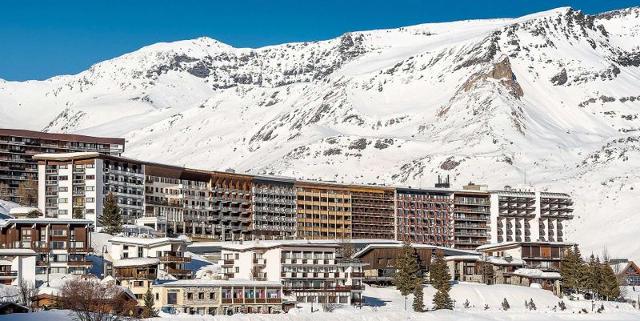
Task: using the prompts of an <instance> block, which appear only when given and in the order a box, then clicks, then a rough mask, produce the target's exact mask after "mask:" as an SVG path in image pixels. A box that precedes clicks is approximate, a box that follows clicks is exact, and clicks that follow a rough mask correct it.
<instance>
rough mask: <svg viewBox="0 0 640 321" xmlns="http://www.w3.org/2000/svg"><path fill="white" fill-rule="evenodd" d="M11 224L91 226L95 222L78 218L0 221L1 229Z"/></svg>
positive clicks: (10, 219) (11, 219)
mask: <svg viewBox="0 0 640 321" xmlns="http://www.w3.org/2000/svg"><path fill="white" fill-rule="evenodd" d="M10 224H83V225H90V224H93V221H90V220H84V219H77V218H68V219H63V218H52V217H37V218H9V219H0V227H5V226H7V225H10Z"/></svg>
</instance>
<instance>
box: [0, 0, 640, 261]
mask: <svg viewBox="0 0 640 321" xmlns="http://www.w3.org/2000/svg"><path fill="white" fill-rule="evenodd" d="M639 36H640V9H639V8H629V9H622V10H617V11H611V12H607V13H602V14H599V15H585V14H583V13H582V12H580V11H576V10H574V9H571V8H568V7H567V8H559V9H553V10H550V11H546V12H542V13H537V14H532V15H528V16H524V17H520V18H511V19H490V20H467V21H461V22H446V23H435V24H420V25H416V26H409V27H402V28H395V29H381V30H374V31H357V32H350V33H346V34H343V35H341V36H340V37H337V38H334V39H328V40H323V41H318V42H299V43H292V44H281V45H273V46H266V47H261V48H256V49H251V48H234V47H231V46H229V45H226V44H223V43H220V42H218V41H216V40H213V39H210V38H197V39H193V40H184V41H180V42H174V43H169V44H167V43H160V44H155V45H151V46H147V47H143V48H141V49H140V50H137V51H134V52H132V53H128V54H125V55H122V56H119V57H116V58H114V59H111V60H107V61H104V62H101V63H98V64H95V65H93V66H92V67H91V68H89V69H88V70H86V71H84V72H81V73H79V74H76V75H69V76H60V77H59V78H57V77H54V78H51V79H48V80H45V81H35V82H34V81H28V82H7V81H4V82H0V114H1V115H3V116H5V117H2V119H0V126H4V127H16V126H23V127H27V128H29V129H36V130H48V131H62V132H75V133H83V134H90V135H105V136H124V137H125V138H126V139H127V152H126V153H125V155H126V156H129V157H135V158H141V159H146V160H150V161H158V162H164V163H170V164H174V165H179V166H191V167H196V168H209V169H218V170H224V169H227V168H234V169H236V170H237V171H239V172H250V173H254V174H273V175H288V176H295V177H298V178H306V179H326V180H335V181H342V182H347V183H351V182H354V183H373V182H376V183H386V184H396V185H412V186H421V187H427V186H432V184H433V183H434V180H435V177H436V175H437V174H449V175H451V177H452V179H453V181H454V184H455V185H463V184H466V183H467V182H469V181H474V182H477V183H482V182H486V183H488V184H489V185H490V186H491V187H492V189H497V188H500V187H501V186H503V185H512V186H519V187H522V188H533V187H535V188H538V189H550V190H554V191H563V192H569V193H571V194H572V196H573V197H574V199H575V201H576V218H575V219H574V223H573V224H572V225H571V226H570V228H569V229H568V231H567V232H568V233H569V234H570V238H571V239H575V240H576V241H579V242H580V243H582V244H584V246H585V250H587V251H589V250H591V251H599V250H600V249H599V247H600V244H599V242H598V241H599V240H601V239H611V242H610V243H611V245H610V246H609V251H610V252H611V253H612V254H614V255H617V254H618V253H619V255H627V256H633V255H635V256H636V257H638V256H640V245H635V246H628V245H623V244H624V243H625V242H627V241H628V240H630V239H632V238H633V235H634V234H635V233H637V232H640V228H637V227H634V226H637V225H638V224H637V223H640V219H638V218H635V217H633V216H632V215H628V214H627V213H630V211H632V210H633V209H634V205H635V204H634V198H636V197H637V196H638V194H637V191H638V189H639V188H640V186H639V185H640V177H639V176H638V174H636V173H635V170H634V168H635V166H634V165H633V164H637V162H638V161H639V159H640V158H639V157H640V152H639V151H640V146H638V143H637V134H636V133H635V132H636V131H638V130H640V120H638V119H637V114H638V108H640V85H638V83H639V82H638V80H640V41H639V40H638V39H640V37H639ZM192 44H193V45H192ZM176 48H179V49H176ZM525 177H526V179H525ZM525 180H526V181H525ZM609 219H610V222H609V223H610V224H611V226H612V228H615V229H616V231H617V232H618V233H617V234H619V235H615V236H614V237H613V238H612V236H611V235H609V234H608V233H607V231H603V230H602V228H601V223H602V220H605V221H608V220H609ZM583 252H584V251H583Z"/></svg>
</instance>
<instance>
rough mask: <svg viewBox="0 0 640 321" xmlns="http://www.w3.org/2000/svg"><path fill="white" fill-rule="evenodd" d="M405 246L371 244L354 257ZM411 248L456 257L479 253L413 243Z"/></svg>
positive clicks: (398, 242)
mask: <svg viewBox="0 0 640 321" xmlns="http://www.w3.org/2000/svg"><path fill="white" fill-rule="evenodd" d="M403 246H404V243H403V242H400V241H396V242H395V243H390V244H370V245H367V246H366V247H365V248H363V249H362V250H360V251H358V252H356V253H355V254H354V255H353V257H356V258H357V257H360V256H362V255H364V254H366V253H367V252H369V251H370V250H373V249H390V248H401V247H403ZM411 247H413V248H415V249H440V250H444V251H445V254H447V253H450V254H452V253H455V255H475V254H477V252H475V251H468V250H460V249H453V248H450V247H443V246H436V245H431V244H418V243H413V244H411Z"/></svg>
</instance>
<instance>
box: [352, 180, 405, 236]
mask: <svg viewBox="0 0 640 321" xmlns="http://www.w3.org/2000/svg"><path fill="white" fill-rule="evenodd" d="M350 188H351V221H352V224H351V229H352V232H351V238H354V239H385V240H393V239H394V237H395V234H394V231H393V226H394V190H393V188H388V187H370V186H350Z"/></svg>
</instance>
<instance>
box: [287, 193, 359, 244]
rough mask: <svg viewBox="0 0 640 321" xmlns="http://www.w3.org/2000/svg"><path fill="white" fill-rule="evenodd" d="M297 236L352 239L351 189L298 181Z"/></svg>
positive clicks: (312, 238) (310, 238)
mask: <svg viewBox="0 0 640 321" xmlns="http://www.w3.org/2000/svg"><path fill="white" fill-rule="evenodd" d="M296 193H297V207H298V216H297V237H298V238H302V239H309V240H320V239H350V238H351V231H352V230H351V227H352V225H351V224H352V219H351V213H352V210H351V190H350V189H349V188H348V187H347V186H345V185H339V184H329V183H319V182H297V183H296Z"/></svg>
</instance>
